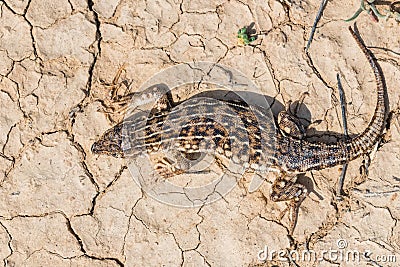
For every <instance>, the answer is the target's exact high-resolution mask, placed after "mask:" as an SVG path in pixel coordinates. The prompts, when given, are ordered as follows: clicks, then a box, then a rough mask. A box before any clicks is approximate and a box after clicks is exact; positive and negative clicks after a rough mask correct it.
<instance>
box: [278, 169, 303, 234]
mask: <svg viewBox="0 0 400 267" xmlns="http://www.w3.org/2000/svg"><path fill="white" fill-rule="evenodd" d="M306 196H307V188H305V186H304V185H302V184H299V183H297V174H294V175H293V174H284V175H282V176H280V177H278V178H277V179H276V180H275V182H274V183H273V185H272V192H271V200H272V201H274V202H280V201H289V205H288V206H287V207H286V208H285V209H284V210H283V211H282V212H281V214H280V216H279V219H280V220H281V219H282V218H283V216H284V215H285V213H286V212H287V211H288V210H289V212H290V215H289V224H290V225H289V234H290V235H292V234H293V231H294V228H295V226H296V222H297V213H298V209H299V207H300V204H301V202H302V201H303V200H304V199H305V198H306Z"/></svg>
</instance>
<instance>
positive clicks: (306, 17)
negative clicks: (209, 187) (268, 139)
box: [0, 0, 400, 266]
mask: <svg viewBox="0 0 400 267" xmlns="http://www.w3.org/2000/svg"><path fill="white" fill-rule="evenodd" d="M319 2H320V1H300V0H290V1H284V0H282V1H274V0H265V1H264V0H263V1H261V0H252V1H247V0H231V1H230V0H217V1H188V0H180V1H179V0H158V1H155V0H154V1H153V0H149V1H145V0H143V1H142V0H140V1H124V0H120V1H118V0H110V1H96V0H93V1H88V2H85V1H78V0H58V1H50V0H7V1H1V2H0V103H1V104H0V109H1V112H0V148H1V151H0V170H1V172H0V259H1V262H2V263H3V265H4V266H50V265H52V266H254V265H259V266H332V265H334V266H355V265H358V266H397V264H398V263H394V262H388V261H390V260H391V261H393V258H390V257H389V256H390V255H393V256H395V257H397V258H396V259H397V261H400V237H399V233H400V225H399V223H398V220H399V219H400V199H399V188H400V132H399V129H400V124H399V121H398V119H397V118H396V117H394V119H393V120H392V122H391V123H392V124H391V128H390V132H389V133H390V141H389V142H388V143H386V144H384V145H383V146H382V147H381V148H380V149H379V150H378V151H377V153H376V154H375V156H374V158H373V160H372V162H371V165H370V168H369V174H368V178H367V179H362V178H360V177H361V176H360V172H359V167H360V165H361V163H362V159H358V160H355V161H353V162H351V163H350V165H349V169H348V173H347V176H346V181H345V185H344V186H345V191H346V192H347V193H348V196H346V197H345V198H344V200H343V201H337V200H336V199H335V195H334V194H335V190H336V187H337V179H338V177H339V174H340V172H339V167H335V168H332V169H326V170H322V171H313V172H312V173H310V172H309V173H307V174H306V177H305V178H304V179H305V180H310V181H311V182H310V184H311V185H312V186H313V189H314V190H315V192H313V193H311V194H310V196H309V197H308V198H307V199H306V200H305V201H304V202H303V204H302V205H301V207H300V210H299V216H298V217H299V218H298V223H297V226H296V229H295V231H294V233H293V235H291V236H289V235H288V230H289V229H288V217H287V216H285V217H284V218H283V219H282V221H280V220H279V219H278V217H279V214H280V212H281V211H282V210H283V209H284V208H285V207H286V205H285V203H274V202H272V201H270V200H269V190H270V188H271V181H273V179H274V178H273V176H270V175H269V176H268V177H264V178H265V179H266V181H265V182H264V183H263V184H262V186H261V187H260V188H259V189H258V190H256V191H255V192H253V193H249V191H248V183H247V181H246V180H241V181H240V182H239V184H238V185H237V186H236V187H234V188H233V190H232V191H231V192H229V194H226V195H224V196H223V199H220V200H219V201H216V202H214V203H212V204H210V205H204V206H200V207H195V208H179V207H174V206H170V205H165V204H162V203H160V202H158V201H157V200H155V199H153V198H151V197H149V196H148V195H147V194H146V193H144V192H143V191H142V190H141V189H140V188H139V187H138V185H137V184H136V183H135V182H134V180H133V179H132V176H131V175H130V172H129V170H128V169H127V168H126V167H125V165H126V164H125V162H124V160H123V159H116V158H113V157H108V156H98V155H93V154H92V153H91V151H90V147H91V145H92V143H93V142H94V141H95V140H96V139H97V138H99V136H100V135H101V134H102V133H103V132H104V131H105V130H106V129H108V128H110V127H112V126H113V125H114V122H112V121H111V120H110V119H113V118H114V117H113V114H111V116H109V117H108V116H106V114H105V113H104V107H105V106H106V105H107V103H108V102H107V101H109V90H110V86H112V81H113V79H114V77H115V75H116V73H117V71H118V69H119V68H120V67H121V66H123V65H124V66H125V69H124V71H123V72H122V74H121V77H120V79H119V80H118V82H117V83H120V82H122V84H121V86H122V87H123V88H124V87H126V86H127V85H128V86H129V88H130V90H131V91H135V90H136V89H137V88H139V87H140V86H141V84H143V83H144V82H145V81H146V80H147V79H149V78H151V77H152V76H153V75H155V74H156V73H158V72H159V71H161V70H163V69H165V68H167V67H171V66H174V65H177V64H179V63H184V62H193V61H210V62H217V63H219V64H222V65H225V66H229V67H230V68H234V69H236V70H239V71H241V72H243V73H244V74H245V75H246V76H247V77H249V78H250V79H251V80H252V81H253V82H254V83H255V84H256V85H257V86H258V87H259V88H262V90H263V93H264V94H265V95H267V96H269V97H270V98H272V99H273V100H274V103H275V108H276V109H282V107H283V106H284V105H285V104H286V103H288V101H289V100H296V99H298V98H299V97H300V95H301V94H302V93H303V92H308V96H307V97H306V98H305V100H304V104H305V107H306V109H301V112H300V115H302V116H303V118H305V119H306V121H307V122H308V123H313V124H312V125H311V128H310V130H309V133H310V134H315V133H317V134H320V133H324V132H334V133H335V132H336V133H341V132H342V131H343V129H342V127H341V121H342V119H341V115H340V114H341V113H340V112H341V110H340V105H338V101H337V100H336V99H338V92H337V89H336V74H337V73H340V75H341V77H342V83H343V87H344V90H345V92H346V98H347V110H348V124H349V131H350V132H351V133H352V134H356V133H359V132H361V131H362V130H363V129H364V128H365V127H366V125H367V124H368V121H369V120H370V118H371V116H372V113H373V110H374V105H375V101H376V98H375V88H376V87H375V83H374V78H373V73H372V71H371V69H370V66H369V65H368V62H367V61H366V59H365V57H364V56H363V54H362V53H361V51H360V50H359V49H358V47H357V45H356V43H355V42H354V40H353V39H352V37H351V35H350V33H349V31H348V30H347V27H348V25H349V24H348V23H345V22H344V21H343V19H345V18H348V17H350V16H351V15H352V14H353V13H354V11H355V10H356V9H357V8H358V6H359V2H360V1H358V0H352V1H329V3H328V5H327V8H326V10H325V12H324V16H323V17H322V20H321V21H320V23H319V27H318V29H317V31H316V34H315V37H314V41H313V43H312V45H311V48H310V50H309V55H307V54H305V52H304V46H305V44H306V41H307V39H308V36H309V32H310V29H311V26H312V23H313V20H314V17H315V14H316V13H317V10H318V7H319ZM252 22H254V23H255V25H254V28H255V29H256V30H257V31H262V32H263V33H264V34H263V35H260V36H259V38H258V39H257V40H256V41H255V42H254V43H252V45H251V46H241V45H238V40H237V38H236V33H237V31H238V29H239V28H241V27H243V26H246V25H249V24H250V23H252ZM357 27H358V29H359V32H360V33H361V35H362V37H363V39H364V41H365V43H366V44H367V46H368V47H369V48H370V49H371V50H372V52H373V53H374V54H375V56H376V58H377V59H378V61H379V64H380V66H381V67H382V70H383V73H384V74H385V79H386V83H387V87H388V95H389V99H390V109H391V110H396V109H397V108H398V105H399V101H400V97H399V96H400V92H399V83H400V78H399V77H400V41H399V40H400V39H399V34H400V28H399V24H398V23H397V22H395V21H394V20H393V19H390V20H388V21H386V22H384V21H382V22H380V23H375V22H373V21H372V20H371V19H370V17H368V15H366V13H363V14H361V15H360V16H359V18H358V19H357ZM107 99H108V100H107ZM114 115H115V114H114ZM114 119H115V118H114ZM265 248H268V253H270V254H269V255H268V257H269V256H270V255H271V252H272V250H275V251H287V250H293V251H297V252H298V253H299V254H300V255H301V254H302V252H303V251H305V250H306V249H308V250H310V251H315V253H316V254H317V258H320V259H319V260H316V259H311V260H297V261H295V262H290V261H287V254H286V255H284V256H283V257H281V258H279V257H277V254H275V255H274V259H273V260H272V261H269V260H267V261H261V260H260V259H258V256H261V258H262V257H263V256H265V253H264V254H262V253H261V254H260V255H258V254H259V252H260V250H262V249H265ZM324 251H328V252H329V251H330V252H333V253H332V255H329V254H323V252H324ZM335 251H336V254H335ZM349 251H350V252H352V251H358V252H359V253H360V254H362V253H364V252H370V253H367V254H368V255H369V256H370V257H369V258H365V257H362V256H360V257H361V260H360V261H361V262H360V263H359V262H356V261H350V262H349V261H346V260H345V259H341V258H340V253H342V255H343V253H344V254H346V253H347V252H349ZM338 252H339V253H338ZM293 253H294V252H293ZM294 254H295V253H294ZM292 256H293V255H292ZM295 256H296V255H294V257H295ZM285 259H286V261H285Z"/></svg>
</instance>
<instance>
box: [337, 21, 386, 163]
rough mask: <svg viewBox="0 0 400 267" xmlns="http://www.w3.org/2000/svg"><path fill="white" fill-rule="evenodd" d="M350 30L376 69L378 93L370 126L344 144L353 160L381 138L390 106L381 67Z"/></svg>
mask: <svg viewBox="0 0 400 267" xmlns="http://www.w3.org/2000/svg"><path fill="white" fill-rule="evenodd" d="M349 30H350V33H351V34H352V36H353V38H354V39H355V40H356V42H357V44H358V46H359V47H360V48H361V50H362V51H363V53H364V55H365V56H366V58H367V59H368V61H369V64H370V65H371V68H372V70H373V71H374V75H375V80H376V86H377V95H378V96H377V103H376V107H375V112H374V115H373V117H372V119H371V121H370V123H369V125H368V127H367V128H366V129H365V130H364V131H363V132H362V133H361V134H359V135H358V136H356V137H355V138H352V139H350V140H348V141H347V142H345V144H344V145H345V147H346V150H347V159H348V160H352V159H354V158H357V157H359V156H360V155H362V154H364V153H366V152H367V151H369V150H370V149H371V148H372V147H373V146H374V145H375V144H376V142H378V140H379V138H381V136H382V132H383V130H384V128H385V120H386V114H387V111H388V107H387V105H386V103H385V93H386V86H385V83H384V79H383V74H382V71H381V69H380V68H379V67H378V65H377V63H376V60H375V58H374V57H373V55H372V53H371V52H370V51H369V50H368V49H367V47H366V46H365V44H364V43H363V41H362V40H361V39H360V37H359V36H358V35H357V34H356V33H355V32H354V31H353V29H352V28H351V27H349Z"/></svg>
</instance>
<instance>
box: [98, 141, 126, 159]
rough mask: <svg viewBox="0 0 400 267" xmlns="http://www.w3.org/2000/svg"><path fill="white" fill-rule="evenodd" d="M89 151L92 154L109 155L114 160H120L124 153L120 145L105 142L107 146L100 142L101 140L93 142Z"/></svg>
mask: <svg viewBox="0 0 400 267" xmlns="http://www.w3.org/2000/svg"><path fill="white" fill-rule="evenodd" d="M91 151H92V153H93V154H97V155H110V156H113V157H115V158H120V157H123V156H124V152H123V151H122V149H121V146H120V144H117V143H113V142H107V144H105V143H104V142H102V140H99V141H97V142H94V143H93V145H92V147H91Z"/></svg>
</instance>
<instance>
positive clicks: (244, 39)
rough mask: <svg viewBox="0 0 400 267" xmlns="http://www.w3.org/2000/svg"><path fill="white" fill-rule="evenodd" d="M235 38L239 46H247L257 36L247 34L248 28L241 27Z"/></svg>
mask: <svg viewBox="0 0 400 267" xmlns="http://www.w3.org/2000/svg"><path fill="white" fill-rule="evenodd" d="M237 38H238V39H239V43H240V44H243V45H248V44H250V43H251V42H254V41H255V40H256V39H257V35H252V34H251V33H250V32H249V30H248V27H243V28H241V29H240V30H239V31H238V34H237Z"/></svg>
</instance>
